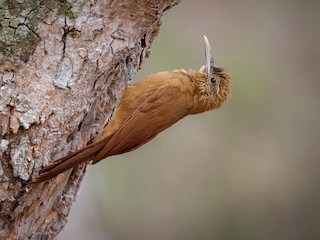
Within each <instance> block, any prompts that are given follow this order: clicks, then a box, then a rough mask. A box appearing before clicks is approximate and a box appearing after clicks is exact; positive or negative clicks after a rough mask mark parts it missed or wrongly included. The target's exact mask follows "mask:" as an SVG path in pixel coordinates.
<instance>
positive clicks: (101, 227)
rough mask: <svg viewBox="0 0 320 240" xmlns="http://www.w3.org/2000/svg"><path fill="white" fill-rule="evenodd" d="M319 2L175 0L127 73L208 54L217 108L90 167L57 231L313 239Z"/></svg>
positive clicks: (318, 202) (318, 222) (318, 217)
mask: <svg viewBox="0 0 320 240" xmlns="http://www.w3.org/2000/svg"><path fill="white" fill-rule="evenodd" d="M319 30H320V1H298V0H296V1H278V0H270V1H258V0H257V1H253V0H244V1H235V0H216V1H209V0H207V1H206V0H200V1H190V0H189V1H187V0H186V1H182V3H181V4H180V5H178V6H176V7H174V8H173V9H172V10H171V11H170V12H169V13H167V14H166V15H165V16H164V18H163V25H162V27H161V31H160V36H159V37H158V38H157V39H156V40H155V42H154V44H153V45H152V47H151V56H150V58H149V59H147V60H146V63H145V64H144V65H143V67H142V70H141V71H140V72H139V73H138V74H137V75H136V77H135V80H138V79H142V78H143V77H144V76H146V75H148V74H151V73H154V72H158V71H168V70H173V69H180V68H184V69H189V68H192V69H199V67H200V66H201V65H203V64H204V49H203V34H205V35H207V37H208V38H209V40H210V43H211V45H212V51H213V55H214V57H215V62H216V64H217V65H219V66H222V67H224V68H226V69H227V70H228V71H229V72H230V73H231V74H232V76H233V81H234V83H233V95H232V98H231V99H230V100H229V101H228V102H226V104H224V105H223V107H222V108H221V109H219V110H215V111H211V112H207V113H204V114H201V115H196V116H188V117H186V118H185V119H183V120H181V121H180V122H178V123H177V124H175V125H174V126H172V127H171V128H170V129H168V130H166V131H165V132H163V133H161V134H160V135H159V136H158V137H157V138H155V139H154V140H153V141H151V142H150V143H148V144H146V145H145V146H143V147H142V148H140V149H138V150H136V151H134V152H131V153H128V154H124V155H121V156H115V157H111V158H109V159H108V160H105V161H102V162H101V163H99V164H98V165H95V166H90V167H89V169H88V175H87V176H86V179H85V181H84V184H83V186H82V189H81V192H80V197H79V199H78V201H77V202H76V203H75V204H74V206H73V207H72V210H71V213H70V217H69V223H68V224H67V226H66V229H65V231H64V232H63V233H62V234H61V235H60V237H59V239H79V240H80V239H95V240H97V239H98V240H99V239H114V240H118V239H121V240H122V239H130V240H135V239H137V240H144V239H145V240H149V239H150V240H158V239H159V240H171V239H184V240H188V239H190V240H193V239H232V240H233V239H235V240H238V239H239V240H242V239H244V240H247V239H249V240H251V239H259V240H260V239H290V240H292V239H308V240H310V239H320V187H319V180H320V174H319V167H320V151H319V143H320V126H319V125H320V92H319V90H320V79H319V75H320V64H319V63H320V61H319V60H320V47H319V45H320V31H319Z"/></svg>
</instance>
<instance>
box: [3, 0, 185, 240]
mask: <svg viewBox="0 0 320 240" xmlns="http://www.w3.org/2000/svg"><path fill="white" fill-rule="evenodd" d="M178 2H179V0H160V1H151V0H136V1H132V0H125V1H120V0H119V1H111V0H109V1H108V0H96V1H94V0H92V1H83V0H79V1H49V0H47V1H46V0H44V1H33V0H29V1H2V4H1V6H0V21H1V22H0V160H1V161H0V201H1V205H0V238H1V239H52V238H54V237H56V236H57V234H58V233H59V232H60V231H61V230H62V228H63V226H64V225H65V224H66V222H67V216H68V213H69V210H70V207H71V205H72V203H73V202H74V200H75V199H76V197H77V194H78V190H79V187H80V184H81V181H82V179H83V177H84V174H85V170H86V166H85V165H82V166H80V167H79V168H76V169H73V170H70V171H68V172H66V173H65V174H61V175H60V176H58V177H57V178H56V179H55V180H52V181H50V182H46V183H42V184H39V185H30V184H28V183H27V181H28V180H29V179H31V177H32V176H33V175H36V174H37V172H38V171H39V170H40V169H41V168H42V167H43V166H44V165H46V164H48V162H50V161H53V160H55V159H58V158H60V157H63V156H65V155H67V154H68V153H69V152H70V151H75V150H77V149H80V148H82V147H83V146H85V145H86V143H87V142H88V141H89V140H91V139H92V138H94V137H95V136H96V135H97V134H98V133H99V132H100V131H101V129H102V128H103V127H104V126H105V124H106V123H107V122H108V120H109V119H110V117H111V115H112V112H113V110H114V107H115V104H116V102H117V100H118V98H119V96H120V94H121V92H122V90H123V88H124V87H125V85H126V81H127V80H128V69H130V67H131V66H133V67H134V68H135V69H136V70H138V69H139V68H140V66H141V64H142V63H143V62H144V59H145V57H147V56H148V54H149V48H150V44H151V43H152V41H153V39H154V37H155V36H156V35H157V34H158V32H159V27H160V24H161V16H162V15H163V13H164V12H165V11H166V10H168V9H169V8H171V7H172V6H174V5H176V4H177V3H178Z"/></svg>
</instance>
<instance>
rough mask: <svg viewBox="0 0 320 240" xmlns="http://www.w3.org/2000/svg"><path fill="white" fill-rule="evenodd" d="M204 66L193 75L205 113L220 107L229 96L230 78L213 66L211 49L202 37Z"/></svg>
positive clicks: (222, 70)
mask: <svg viewBox="0 0 320 240" xmlns="http://www.w3.org/2000/svg"><path fill="white" fill-rule="evenodd" d="M204 47H205V58H206V64H205V65H204V66H202V67H201V68H200V70H199V72H195V73H194V77H193V78H194V79H195V83H196V87H197V92H198V95H199V97H200V98H201V100H203V101H204V102H205V105H206V106H205V111H207V110H210V109H213V108H218V107H220V106H221V105H222V104H223V103H224V102H225V101H226V100H227V99H228V97H229V96H230V95H231V76H230V75H229V74H228V73H227V72H226V71H225V70H224V69H223V68H221V67H218V66H216V65H214V60H213V57H212V55H211V47H210V44H209V41H208V39H207V37H206V36H204Z"/></svg>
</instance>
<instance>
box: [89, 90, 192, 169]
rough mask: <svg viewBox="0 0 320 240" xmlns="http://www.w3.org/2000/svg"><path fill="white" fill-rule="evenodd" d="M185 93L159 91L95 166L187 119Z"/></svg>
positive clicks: (132, 117)
mask: <svg viewBox="0 0 320 240" xmlns="http://www.w3.org/2000/svg"><path fill="white" fill-rule="evenodd" d="M184 96H185V95H184V94H183V92H182V91H181V90H180V89H179V88H178V87H175V86H167V87H163V88H160V89H158V90H157V91H156V92H155V93H154V94H152V95H151V96H150V97H148V98H147V99H146V100H145V101H144V102H143V103H142V104H141V105H140V106H139V107H138V108H137V109H136V110H135V111H134V112H133V113H132V114H131V115H130V116H129V117H128V119H127V120H126V121H125V122H124V123H123V124H122V125H121V127H120V128H119V129H118V130H117V131H116V132H115V134H114V135H113V137H112V138H111V139H110V140H109V141H108V142H107V144H106V145H105V146H104V148H103V149H102V150H101V151H100V152H99V154H98V155H97V156H96V157H95V158H94V160H93V164H94V163H97V162H98V161H100V160H102V159H104V158H106V157H108V156H112V155H117V154H121V153H125V152H129V151H132V150H134V149H136V148H138V147H140V146H142V145H143V144H145V143H147V142H148V141H150V140H151V139H152V138H154V137H155V136H156V135H157V134H158V133H160V132H161V131H163V130H164V129H166V128H168V127H170V126H171V125H172V124H174V123H175V122H177V121H178V120H180V119H181V118H183V117H185V116H186V111H187V109H186V107H185V105H186V103H185V101H184V100H185V98H184Z"/></svg>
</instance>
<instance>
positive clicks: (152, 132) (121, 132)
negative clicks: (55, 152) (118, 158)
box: [33, 36, 231, 182]
mask: <svg viewBox="0 0 320 240" xmlns="http://www.w3.org/2000/svg"><path fill="white" fill-rule="evenodd" d="M204 46H205V57H206V64H205V66H203V67H201V68H200V70H199V71H198V72H196V71H193V70H190V71H186V70H174V71H171V72H160V73H156V74H153V75H151V76H148V77H146V78H145V79H144V80H142V81H139V82H137V83H135V84H133V85H130V86H127V87H126V89H125V90H124V93H123V95H122V97H121V100H120V102H119V104H118V107H117V112H116V115H115V117H114V119H113V120H111V121H110V123H109V124H108V125H107V126H106V127H105V128H104V129H103V132H102V133H101V134H100V135H99V136H98V137H96V138H95V139H94V140H93V141H92V142H91V143H90V144H89V145H87V146H86V147H84V148H83V149H80V150H79V151H77V152H74V153H72V154H70V155H68V156H66V157H63V158H61V159H58V160H56V161H54V162H52V163H50V164H49V165H48V166H46V167H45V168H44V169H43V170H42V171H41V172H40V175H39V176H37V177H36V178H35V179H34V180H33V182H42V181H45V180H48V179H50V178H52V177H55V176H56V175H58V174H60V173H62V172H64V171H66V170H69V169H71V168H73V167H75V166H77V165H78V164H80V163H83V162H87V161H90V160H91V161H92V164H95V163H97V162H99V161H100V160H102V159H104V158H106V157H109V156H112V155H117V154H122V153H125V152H129V151H132V150H135V149H137V148H139V147H141V146H142V145H144V144H145V143H147V142H149V141H150V140H151V139H153V138H154V137H155V136H157V135H158V134H159V133H160V132H161V131H163V130H165V129H166V128H168V127H170V126H171V125H173V124H174V123H175V122H177V121H179V120H180V119H182V118H183V117H185V116H187V115H189V114H197V113H202V112H205V111H208V110H211V109H215V108H218V107H220V106H221V105H222V104H223V103H224V102H225V101H226V100H227V98H228V97H229V96H230V94H231V77H230V75H229V74H227V73H226V72H225V70H224V69H223V68H220V67H217V66H215V65H214V61H213V58H212V57H211V47H210V44H209V41H208V39H207V38H206V37H205V36H204Z"/></svg>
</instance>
